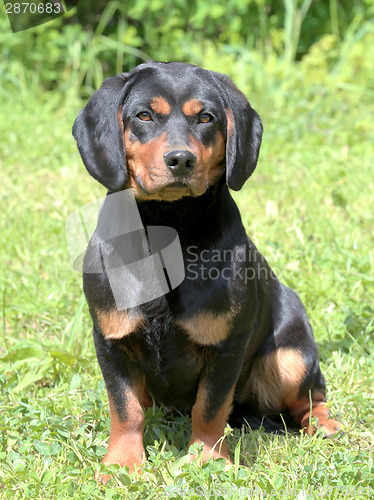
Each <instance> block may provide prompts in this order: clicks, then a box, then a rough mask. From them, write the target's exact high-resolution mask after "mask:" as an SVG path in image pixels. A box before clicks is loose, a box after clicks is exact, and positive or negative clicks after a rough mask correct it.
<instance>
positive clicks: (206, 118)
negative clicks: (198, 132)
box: [199, 113, 213, 123]
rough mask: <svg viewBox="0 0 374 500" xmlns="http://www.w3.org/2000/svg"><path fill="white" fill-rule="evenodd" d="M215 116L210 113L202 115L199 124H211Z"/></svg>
mask: <svg viewBox="0 0 374 500" xmlns="http://www.w3.org/2000/svg"><path fill="white" fill-rule="evenodd" d="M212 119H213V116H212V115H210V114H209V113H202V114H201V115H200V117H199V123H209V122H210V121H212Z"/></svg>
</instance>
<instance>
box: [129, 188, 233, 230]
mask: <svg viewBox="0 0 374 500" xmlns="http://www.w3.org/2000/svg"><path fill="white" fill-rule="evenodd" d="M222 197H225V198H226V197H231V196H230V194H229V192H228V188H227V186H226V184H225V183H224V182H222V183H219V184H218V185H216V186H212V187H211V188H209V189H208V190H207V191H206V192H205V193H204V194H203V195H201V196H198V197H196V198H193V197H191V196H186V197H184V198H181V199H180V200H176V201H171V202H167V201H143V202H141V203H138V209H139V213H140V216H141V218H142V221H143V224H144V225H145V226H147V225H148V226H149V225H165V226H170V227H174V228H176V229H177V230H178V231H180V230H181V229H183V228H186V229H187V228H191V229H194V230H196V228H197V227H201V226H204V225H208V224H209V225H210V226H211V225H212V224H214V221H215V219H216V218H217V217H219V216H220V214H219V210H217V208H218V207H219V206H220V200H221V198H222Z"/></svg>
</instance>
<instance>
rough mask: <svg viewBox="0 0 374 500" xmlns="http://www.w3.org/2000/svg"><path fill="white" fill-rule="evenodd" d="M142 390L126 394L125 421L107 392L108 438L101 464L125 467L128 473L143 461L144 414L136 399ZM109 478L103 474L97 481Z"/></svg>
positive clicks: (104, 480) (130, 391) (141, 388)
mask: <svg viewBox="0 0 374 500" xmlns="http://www.w3.org/2000/svg"><path fill="white" fill-rule="evenodd" d="M142 390H143V387H138V388H137V390H136V389H135V390H134V389H129V390H128V391H127V392H126V398H127V400H126V413H127V418H126V420H125V421H123V420H122V419H121V418H120V416H119V415H118V413H117V409H116V407H115V404H114V401H113V400H112V398H111V396H110V394H109V392H108V399H109V407H110V438H109V444H108V453H107V454H106V455H105V456H104V458H103V464H105V465H110V464H118V465H120V466H121V467H123V466H124V465H127V466H128V467H129V470H130V473H131V472H134V470H135V466H136V467H140V466H141V465H142V464H143V463H144V460H145V453H144V447H143V422H144V412H143V410H142V407H141V406H140V403H139V398H138V392H141V391H142ZM110 478H111V476H110V475H109V474H103V475H102V476H100V477H99V478H97V479H99V480H100V481H101V482H103V483H106V482H107V481H108V480H109V479H110Z"/></svg>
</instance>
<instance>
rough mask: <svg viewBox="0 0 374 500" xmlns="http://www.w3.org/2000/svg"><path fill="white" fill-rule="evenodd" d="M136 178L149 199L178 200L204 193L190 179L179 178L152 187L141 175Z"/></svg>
mask: <svg viewBox="0 0 374 500" xmlns="http://www.w3.org/2000/svg"><path fill="white" fill-rule="evenodd" d="M135 180H136V183H137V184H138V186H139V187H140V189H141V192H142V194H143V195H144V197H145V198H149V199H155V198H157V199H164V200H177V199H179V198H182V197H184V196H192V197H196V196H200V195H201V194H202V193H201V189H199V188H198V186H196V185H194V183H192V182H190V180H189V179H183V180H177V181H174V182H169V183H166V184H162V185H160V186H157V187H156V186H152V188H151V189H150V188H149V187H148V186H147V187H146V186H145V185H144V182H143V180H142V178H141V177H140V176H136V177H135Z"/></svg>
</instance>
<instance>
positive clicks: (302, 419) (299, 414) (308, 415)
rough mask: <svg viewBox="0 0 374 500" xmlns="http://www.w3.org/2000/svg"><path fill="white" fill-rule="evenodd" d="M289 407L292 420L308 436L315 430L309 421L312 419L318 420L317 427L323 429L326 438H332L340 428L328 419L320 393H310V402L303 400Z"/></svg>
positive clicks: (324, 398) (306, 399)
mask: <svg viewBox="0 0 374 500" xmlns="http://www.w3.org/2000/svg"><path fill="white" fill-rule="evenodd" d="M289 406H290V413H291V416H292V418H293V419H294V420H295V422H297V423H298V424H299V425H300V427H301V428H302V429H303V430H304V432H305V433H306V434H308V435H309V436H311V435H312V434H314V433H315V432H316V430H317V427H316V426H315V425H313V422H312V421H311V419H312V418H313V417H317V418H318V427H322V428H323V430H324V432H325V436H326V437H331V436H333V435H334V434H336V433H337V432H338V431H339V430H340V428H341V423H340V422H338V421H337V420H334V419H332V418H329V416H330V410H329V409H328V408H327V406H326V397H325V395H324V394H323V393H322V392H320V391H315V392H314V393H312V401H310V400H309V399H308V398H303V399H301V400H296V401H294V402H292V403H291V404H290V405H289Z"/></svg>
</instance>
